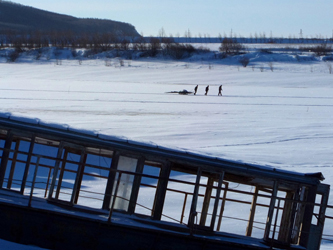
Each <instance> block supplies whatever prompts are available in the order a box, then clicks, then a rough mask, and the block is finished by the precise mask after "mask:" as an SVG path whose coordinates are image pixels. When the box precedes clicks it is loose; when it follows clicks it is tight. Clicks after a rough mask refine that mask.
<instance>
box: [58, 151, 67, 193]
mask: <svg viewBox="0 0 333 250" xmlns="http://www.w3.org/2000/svg"><path fill="white" fill-rule="evenodd" d="M67 156H68V149H67V148H65V152H64V157H63V158H62V163H61V168H60V174H59V179H58V185H57V190H56V195H55V199H59V194H60V189H61V184H62V178H63V177H64V172H65V167H66V162H67Z"/></svg>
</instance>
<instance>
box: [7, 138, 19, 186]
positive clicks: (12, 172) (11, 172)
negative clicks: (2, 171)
mask: <svg viewBox="0 0 333 250" xmlns="http://www.w3.org/2000/svg"><path fill="white" fill-rule="evenodd" d="M19 147H20V140H19V139H17V141H16V143H15V149H14V155H13V159H12V164H11V167H10V171H9V176H8V182H7V188H8V189H10V188H11V187H12V183H13V178H14V172H15V165H16V160H17V155H18V151H19Z"/></svg>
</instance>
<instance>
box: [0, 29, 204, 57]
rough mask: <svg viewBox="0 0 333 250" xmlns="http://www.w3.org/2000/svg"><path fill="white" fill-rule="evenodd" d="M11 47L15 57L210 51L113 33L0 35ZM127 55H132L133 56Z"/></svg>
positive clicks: (4, 45)
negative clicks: (41, 52)
mask: <svg viewBox="0 0 333 250" xmlns="http://www.w3.org/2000/svg"><path fill="white" fill-rule="evenodd" d="M8 47H9V48H13V49H14V51H15V53H14V52H13V56H18V54H19V53H21V52H23V51H24V50H29V49H41V48H50V47H55V48H59V49H61V48H68V49H72V50H73V51H74V50H75V49H78V48H80V49H86V50H87V54H96V53H101V52H106V51H112V50H115V51H117V54H121V53H122V52H130V51H132V52H133V51H140V57H155V56H157V55H158V54H162V55H163V56H170V57H171V58H174V59H183V58H187V57H189V56H190V55H191V54H192V53H194V52H196V53H205V52H209V51H210V50H209V49H208V48H204V47H202V46H201V47H199V48H195V47H194V46H192V45H191V44H180V43H176V42H175V41H174V39H172V38H155V37H151V38H149V39H147V38H144V37H141V36H139V37H138V36H135V37H122V36H116V35H114V34H112V33H104V34H99V33H95V34H83V35H76V34H74V33H71V32H52V33H48V34H46V33H42V32H34V33H30V34H25V35H19V34H15V33H13V32H10V31H9V32H8V33H6V34H5V35H0V48H8ZM123 54H124V53H123ZM127 54H128V55H130V53H127Z"/></svg>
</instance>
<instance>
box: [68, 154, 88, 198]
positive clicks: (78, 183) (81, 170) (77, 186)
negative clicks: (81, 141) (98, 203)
mask: <svg viewBox="0 0 333 250" xmlns="http://www.w3.org/2000/svg"><path fill="white" fill-rule="evenodd" d="M86 160H87V154H86V152H85V150H84V149H83V150H82V151H81V157H80V163H79V166H78V170H77V174H76V178H75V183H74V188H73V193H72V197H71V204H76V203H77V201H78V200H79V194H80V189H81V183H82V179H83V173H84V168H85V164H86Z"/></svg>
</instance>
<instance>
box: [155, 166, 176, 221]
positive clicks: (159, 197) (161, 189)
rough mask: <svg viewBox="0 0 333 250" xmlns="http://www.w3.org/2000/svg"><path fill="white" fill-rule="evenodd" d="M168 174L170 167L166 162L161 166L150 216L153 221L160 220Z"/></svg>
mask: <svg viewBox="0 0 333 250" xmlns="http://www.w3.org/2000/svg"><path fill="white" fill-rule="evenodd" d="M170 172H171V166H170V163H169V162H167V163H166V164H164V165H163V166H162V170H161V173H160V177H159V180H158V184H157V189H156V195H155V201H154V206H153V214H152V215H153V220H160V219H161V218H162V211H163V206H164V200H165V195H166V191H167V187H168V181H169V176H170Z"/></svg>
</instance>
